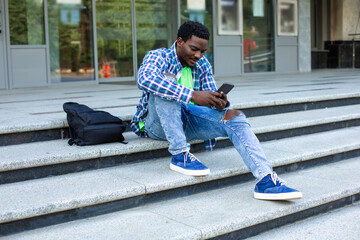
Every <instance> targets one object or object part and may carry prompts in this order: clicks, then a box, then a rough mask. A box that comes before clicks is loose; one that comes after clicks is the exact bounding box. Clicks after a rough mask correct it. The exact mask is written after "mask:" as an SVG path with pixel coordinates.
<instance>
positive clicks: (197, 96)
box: [191, 91, 227, 110]
mask: <svg viewBox="0 0 360 240" xmlns="http://www.w3.org/2000/svg"><path fill="white" fill-rule="evenodd" d="M191 101H193V102H194V103H196V104H197V105H200V106H207V107H212V106H213V107H215V108H216V109H218V110H223V109H224V108H225V106H226V103H227V96H226V94H225V93H223V92H221V93H218V92H208V91H194V93H193V95H192V98H191Z"/></svg>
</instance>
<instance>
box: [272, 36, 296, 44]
mask: <svg viewBox="0 0 360 240" xmlns="http://www.w3.org/2000/svg"><path fill="white" fill-rule="evenodd" d="M276 40H277V41H276V45H278V46H289V45H290V46H291V45H298V38H297V37H292V36H289V37H278V38H277V39H276Z"/></svg>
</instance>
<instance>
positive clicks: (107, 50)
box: [96, 0, 134, 78]
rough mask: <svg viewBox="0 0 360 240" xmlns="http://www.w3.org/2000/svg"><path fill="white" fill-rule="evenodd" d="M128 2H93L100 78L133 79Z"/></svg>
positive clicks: (113, 0) (97, 0) (102, 0)
mask: <svg viewBox="0 0 360 240" xmlns="http://www.w3.org/2000/svg"><path fill="white" fill-rule="evenodd" d="M131 19H132V16H131V0H96V31H97V52H98V68H99V77H100V78H114V77H125V76H133V75H134V67H133V40H132V37H133V35H132V20H131Z"/></svg>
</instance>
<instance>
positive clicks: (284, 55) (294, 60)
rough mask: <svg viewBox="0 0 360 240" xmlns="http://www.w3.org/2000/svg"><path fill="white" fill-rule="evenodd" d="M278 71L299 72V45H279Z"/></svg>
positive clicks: (277, 53)
mask: <svg viewBox="0 0 360 240" xmlns="http://www.w3.org/2000/svg"><path fill="white" fill-rule="evenodd" d="M275 56H276V57H275V59H276V63H275V66H276V72H281V73H283V72H297V71H298V47H297V46H277V48H276V55H275Z"/></svg>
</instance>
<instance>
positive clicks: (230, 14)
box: [219, 0, 241, 35]
mask: <svg viewBox="0 0 360 240" xmlns="http://www.w3.org/2000/svg"><path fill="white" fill-rule="evenodd" d="M239 4H240V3H239V1H238V0H221V1H219V10H220V11H219V14H220V22H219V28H220V29H219V34H226V35H231V34H233V35H235V34H236V35H237V34H240V19H239V18H240V17H241V16H240V14H239V9H240V7H239Z"/></svg>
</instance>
